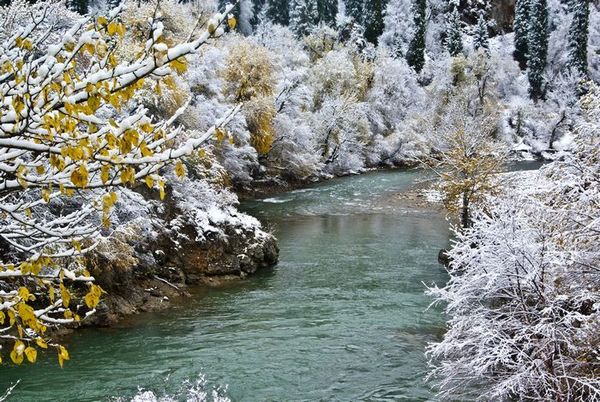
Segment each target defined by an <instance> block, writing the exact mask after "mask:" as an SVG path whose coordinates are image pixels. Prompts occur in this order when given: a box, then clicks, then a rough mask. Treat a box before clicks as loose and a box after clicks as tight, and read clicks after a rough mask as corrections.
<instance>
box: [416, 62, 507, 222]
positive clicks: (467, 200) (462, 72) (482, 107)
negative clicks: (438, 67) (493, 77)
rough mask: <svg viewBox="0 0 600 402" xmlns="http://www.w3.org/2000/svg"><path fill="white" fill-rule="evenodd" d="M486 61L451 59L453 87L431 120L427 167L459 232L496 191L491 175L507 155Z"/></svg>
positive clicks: (442, 95) (443, 93) (496, 170)
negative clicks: (499, 132)
mask: <svg viewBox="0 0 600 402" xmlns="http://www.w3.org/2000/svg"><path fill="white" fill-rule="evenodd" d="M486 57H487V56H485V55H484V54H480V55H476V56H475V57H474V58H473V59H470V60H466V59H464V58H462V57H457V58H455V59H454V61H453V63H452V67H451V73H452V74H453V76H454V86H453V87H452V88H450V90H444V91H442V94H441V96H440V97H439V98H440V104H439V105H438V110H437V111H436V113H435V114H434V116H433V121H432V136H431V143H432V144H433V147H434V150H433V153H432V156H431V157H430V158H429V160H428V165H429V167H431V168H432V169H433V170H434V172H436V173H437V174H438V175H439V178H440V189H441V192H442V193H443V196H444V206H445V207H446V209H447V210H448V212H449V213H450V214H453V215H457V216H458V217H459V219H460V224H461V227H462V228H463V229H466V228H468V227H470V226H471V224H472V221H471V210H472V208H473V207H474V206H476V205H481V204H482V202H483V201H484V200H485V199H486V197H488V196H489V195H492V194H494V193H495V192H496V190H497V186H498V182H497V180H494V177H495V175H496V174H497V173H499V172H501V171H502V169H503V165H504V162H505V159H506V152H507V150H506V147H505V146H504V145H503V144H502V143H501V142H500V141H498V140H497V139H496V138H495V135H496V132H497V129H498V121H499V117H498V116H499V114H498V105H497V104H496V102H495V97H494V96H493V95H494V83H493V82H491V81H490V80H489V77H488V75H489V68H488V64H487V61H486V60H487V59H486ZM488 81H490V82H488ZM482 82H483V84H482Z"/></svg>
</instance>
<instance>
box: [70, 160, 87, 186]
mask: <svg viewBox="0 0 600 402" xmlns="http://www.w3.org/2000/svg"><path fill="white" fill-rule="evenodd" d="M88 180H89V173H88V170H87V167H86V166H85V164H81V165H79V166H78V167H77V169H75V170H74V171H73V173H71V182H72V183H73V184H74V185H75V186H77V187H79V188H85V187H87V185H88Z"/></svg>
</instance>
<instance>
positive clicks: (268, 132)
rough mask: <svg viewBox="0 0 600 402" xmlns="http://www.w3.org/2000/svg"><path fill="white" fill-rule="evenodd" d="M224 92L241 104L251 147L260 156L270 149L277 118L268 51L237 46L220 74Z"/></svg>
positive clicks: (251, 45) (248, 45)
mask: <svg viewBox="0 0 600 402" xmlns="http://www.w3.org/2000/svg"><path fill="white" fill-rule="evenodd" d="M223 78H224V81H225V88H224V92H225V94H226V95H228V96H230V97H231V98H233V101H234V102H238V103H239V102H244V103H245V104H244V109H243V112H244V115H245V116H246V123H247V125H248V130H249V131H250V133H251V139H250V141H251V144H252V146H253V147H254V148H255V149H256V151H257V152H258V154H259V155H261V156H262V155H266V154H268V153H269V151H270V150H271V148H272V146H273V140H274V137H275V130H274V128H273V119H274V118H275V116H276V115H277V111H276V110H275V100H274V99H273V92H274V90H275V79H274V67H273V61H272V60H271V55H270V54H269V51H268V50H267V49H266V48H264V47H263V46H259V45H254V44H251V43H249V42H246V41H244V42H240V43H239V44H237V45H235V46H234V47H233V48H232V49H231V50H230V54H229V57H228V58H227V61H226V68H225V70H224V72H223Z"/></svg>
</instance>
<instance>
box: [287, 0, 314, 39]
mask: <svg viewBox="0 0 600 402" xmlns="http://www.w3.org/2000/svg"><path fill="white" fill-rule="evenodd" d="M318 22H319V10H318V5H317V0H292V2H291V4H290V28H291V29H292V31H293V32H294V33H295V34H296V35H298V36H300V37H302V36H306V35H308V34H309V33H310V31H311V29H312V28H313V27H314V26H315V25H316V24H317V23H318Z"/></svg>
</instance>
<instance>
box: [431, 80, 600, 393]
mask: <svg viewBox="0 0 600 402" xmlns="http://www.w3.org/2000/svg"><path fill="white" fill-rule="evenodd" d="M582 105H583V108H584V109H587V110H588V113H589V119H588V120H587V121H586V122H582V123H580V125H579V128H578V130H577V132H576V133H575V135H576V136H577V137H578V140H577V150H576V152H575V153H574V154H572V155H569V156H567V157H566V159H565V160H564V161H560V162H554V163H553V164H551V165H549V166H547V167H545V168H543V169H542V170H541V171H540V172H534V173H532V174H529V175H528V176H524V175H522V174H521V175H517V176H516V179H515V180H512V181H511V182H509V183H508V184H507V185H506V188H505V190H504V191H503V195H501V196H499V197H495V198H493V199H490V200H489V202H487V203H486V205H485V206H484V208H482V209H481V210H479V211H478V212H476V213H475V215H474V225H473V227H472V228H471V229H469V230H467V231H464V232H462V233H457V238H456V241H455V243H454V245H453V247H452V250H451V251H450V253H449V255H450V258H451V264H450V269H449V272H450V277H451V279H450V281H449V283H448V285H447V286H446V287H444V288H441V289H440V288H435V287H434V288H432V289H430V294H432V295H433V296H435V297H437V298H438V300H440V301H442V302H443V303H444V304H445V305H446V312H447V313H448V316H449V318H450V321H449V324H448V327H449V329H448V331H447V332H446V334H445V335H444V339H443V340H442V341H441V342H439V343H436V344H433V345H431V347H430V349H429V357H430V359H431V363H432V365H433V371H432V376H433V378H434V379H435V380H436V381H437V386H438V387H439V390H440V395H439V396H440V398H442V399H448V400H494V401H510V400H540V401H542V400H543V401H547V400H562V401H599V400H600V380H599V378H598V375H597V367H598V364H600V358H599V356H598V353H597V350H596V345H597V342H598V330H599V329H600V328H599V323H600V311H599V309H598V305H599V302H600V281H599V279H598V275H597V272H598V269H599V267H600V252H599V250H598V247H597V244H598V242H599V241H600V219H599V216H600V203H599V202H598V200H600V180H599V178H600V170H599V169H600V163H598V160H599V159H598V158H600V154H599V152H600V143H599V138H600V137H598V132H599V131H598V130H600V127H599V126H598V115H599V114H600V108H599V106H600V102H598V93H597V90H595V91H592V95H591V96H588V97H587V98H586V99H585V100H584V101H583V102H582ZM594 105H595V106H594ZM499 184H500V183H499Z"/></svg>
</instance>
